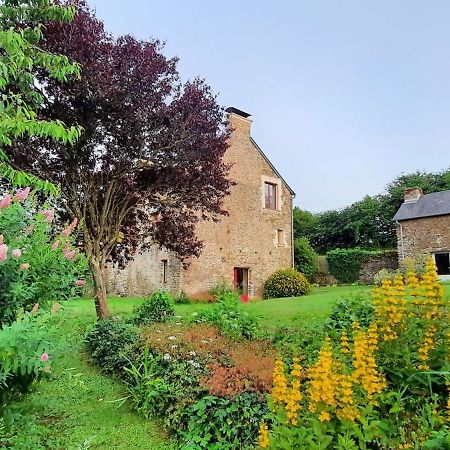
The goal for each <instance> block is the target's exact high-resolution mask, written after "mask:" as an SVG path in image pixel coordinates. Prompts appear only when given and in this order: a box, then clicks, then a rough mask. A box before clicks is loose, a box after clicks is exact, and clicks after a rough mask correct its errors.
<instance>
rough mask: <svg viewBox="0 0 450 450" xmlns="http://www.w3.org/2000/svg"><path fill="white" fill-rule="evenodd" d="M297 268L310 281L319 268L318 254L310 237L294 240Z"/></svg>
mask: <svg viewBox="0 0 450 450" xmlns="http://www.w3.org/2000/svg"><path fill="white" fill-rule="evenodd" d="M294 258H295V261H294V262H295V268H296V270H298V271H299V272H300V273H302V274H303V275H305V276H306V278H308V280H309V281H311V280H312V279H313V278H314V275H315V274H316V273H317V272H318V270H319V260H318V255H317V253H316V252H315V251H314V249H313V248H312V247H311V244H310V243H309V240H308V238H306V237H299V238H297V239H295V241H294Z"/></svg>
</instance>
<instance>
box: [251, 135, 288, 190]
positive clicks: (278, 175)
mask: <svg viewBox="0 0 450 450" xmlns="http://www.w3.org/2000/svg"><path fill="white" fill-rule="evenodd" d="M250 141H251V143H252V144H253V145H254V146H255V148H256V150H258V151H259V153H260V154H261V156H262V157H263V158H264V160H265V161H266V163H267V164H269V166H270V168H271V169H272V170H273V171H274V172H275V173H276V175H277V177H279V178H280V180H281V181H282V182H283V183H284V185H285V186H286V187H287V189H288V191H289V192H290V193H291V195H293V196H294V197H295V192H294V190H293V189H292V188H291V187H290V186H289V184H287V182H286V180H285V179H284V178H283V177H282V176H281V174H280V172H278V170H277V169H276V168H275V166H274V165H273V164H272V163H271V161H270V159H269V158H268V157H267V156H266V154H265V153H264V152H263V151H262V150H261V147H260V146H259V145H258V144H257V143H256V142H255V140H254V139H253V138H252V137H250Z"/></svg>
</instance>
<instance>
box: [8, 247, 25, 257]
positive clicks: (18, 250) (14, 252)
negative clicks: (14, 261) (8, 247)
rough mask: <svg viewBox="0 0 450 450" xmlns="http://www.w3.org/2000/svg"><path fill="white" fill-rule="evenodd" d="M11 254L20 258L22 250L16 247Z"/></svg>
mask: <svg viewBox="0 0 450 450" xmlns="http://www.w3.org/2000/svg"><path fill="white" fill-rule="evenodd" d="M11 255H13V257H14V258H20V257H21V256H22V252H21V251H20V249H18V248H15V249H14V250H13V251H12V252H11Z"/></svg>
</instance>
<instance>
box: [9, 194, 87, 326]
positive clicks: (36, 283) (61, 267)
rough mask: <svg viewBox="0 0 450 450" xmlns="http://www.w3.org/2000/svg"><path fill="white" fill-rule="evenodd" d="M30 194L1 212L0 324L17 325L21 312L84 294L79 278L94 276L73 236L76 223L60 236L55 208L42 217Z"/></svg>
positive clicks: (45, 212) (45, 208)
mask: <svg viewBox="0 0 450 450" xmlns="http://www.w3.org/2000/svg"><path fill="white" fill-rule="evenodd" d="M24 192H25V193H26V192H28V191H23V190H22V191H20V192H19V194H21V196H20V195H19V196H18V195H17V194H16V197H15V198H16V200H15V201H12V202H10V203H9V204H8V202H7V201H6V205H7V206H4V207H2V208H0V230H1V232H2V233H3V234H2V235H1V236H0V246H1V252H0V253H1V255H0V323H11V322H13V321H14V320H15V318H16V315H17V313H18V310H19V309H20V308H25V309H30V308H31V307H32V306H33V305H34V304H35V303H40V304H41V306H43V304H45V303H48V302H54V301H61V300H65V299H69V298H72V297H76V296H78V295H79V294H80V293H81V288H80V287H79V286H77V284H76V280H78V279H84V278H86V276H87V274H88V266H87V262H86V259H85V257H84V256H83V255H81V254H79V253H78V252H77V251H76V250H75V249H74V236H72V235H70V233H71V231H73V229H74V228H75V225H76V223H75V222H73V223H72V225H70V226H69V227H67V228H66V229H65V230H64V231H63V232H62V233H59V234H58V235H57V237H56V238H54V235H55V230H54V229H53V227H52V220H53V215H54V212H53V210H51V209H49V208H47V207H46V206H44V207H43V208H42V210H43V212H38V213H36V210H38V211H39V210H40V208H38V207H37V205H36V202H35V201H34V199H33V198H32V197H28V198H26V199H24V197H25V194H24ZM9 198H10V195H9V194H6V195H5V196H4V197H3V200H2V201H3V202H5V199H9ZM13 198H14V197H13Z"/></svg>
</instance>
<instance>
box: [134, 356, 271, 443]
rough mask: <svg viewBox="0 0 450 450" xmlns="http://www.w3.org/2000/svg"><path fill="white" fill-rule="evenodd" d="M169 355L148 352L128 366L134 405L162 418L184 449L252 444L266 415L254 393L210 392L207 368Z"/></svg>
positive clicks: (263, 406)
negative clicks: (204, 381) (204, 382)
mask: <svg viewBox="0 0 450 450" xmlns="http://www.w3.org/2000/svg"><path fill="white" fill-rule="evenodd" d="M196 367H197V366H196V365H195V364H193V363H192V362H191V364H190V363H189V362H187V361H177V360H174V359H173V358H169V357H168V355H164V356H161V355H152V354H151V353H148V352H146V353H144V354H143V355H142V357H141V359H140V362H139V363H138V364H136V365H133V366H132V367H131V368H127V369H126V370H127V372H128V373H129V374H130V379H131V380H132V381H130V388H129V389H130V393H131V396H132V402H133V405H134V407H135V408H136V409H137V410H138V411H140V412H141V413H142V414H144V415H145V416H146V417H157V418H160V419H162V421H163V423H164V425H166V426H167V427H169V428H171V429H172V430H173V431H174V432H175V434H176V435H177V436H178V438H179V439H180V441H181V442H180V445H181V446H182V448H207V449H233V448H243V449H245V448H253V445H254V440H255V434H256V432H257V429H258V426H259V422H260V420H261V418H262V417H263V416H264V414H266V413H267V406H266V405H265V402H264V401H263V399H262V398H261V397H260V396H258V395H256V394H253V393H244V394H241V395H238V396H236V397H233V398H227V397H215V396H211V395H207V394H206V392H205V391H204V390H203V389H202V388H201V387H200V386H199V384H198V383H199V377H200V376H201V375H202V374H203V370H202V369H200V368H196Z"/></svg>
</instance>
